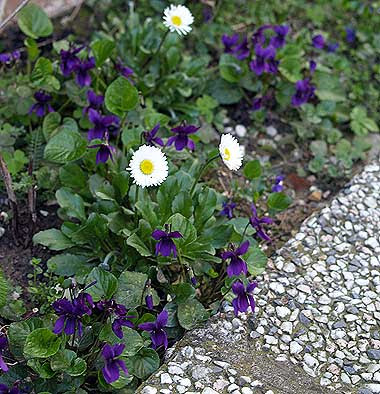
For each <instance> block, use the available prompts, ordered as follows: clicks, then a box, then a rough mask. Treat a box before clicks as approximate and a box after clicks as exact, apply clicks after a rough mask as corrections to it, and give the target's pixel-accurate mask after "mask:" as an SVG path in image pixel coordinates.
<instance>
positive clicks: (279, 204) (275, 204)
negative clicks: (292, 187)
mask: <svg viewBox="0 0 380 394" xmlns="http://www.w3.org/2000/svg"><path fill="white" fill-rule="evenodd" d="M291 202H292V199H291V198H290V197H289V196H287V195H286V194H285V193H283V192H279V193H270V194H269V196H268V200H267V205H268V208H269V209H273V210H275V211H283V210H285V209H286V208H288V206H289V205H290V204H291Z"/></svg>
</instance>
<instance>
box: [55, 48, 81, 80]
mask: <svg viewBox="0 0 380 394" xmlns="http://www.w3.org/2000/svg"><path fill="white" fill-rule="evenodd" d="M83 48H84V46H83V45H82V46H80V47H77V48H73V47H70V48H69V50H67V51H65V50H64V49H61V52H60V56H61V63H60V65H59V67H60V69H61V72H62V74H63V76H64V77H68V76H70V74H71V73H72V72H73V71H74V69H75V67H76V66H77V65H78V64H79V63H80V61H81V60H80V59H79V57H78V56H77V55H78V53H79V52H80V51H81V50H82V49H83Z"/></svg>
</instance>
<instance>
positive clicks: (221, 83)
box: [208, 79, 243, 105]
mask: <svg viewBox="0 0 380 394" xmlns="http://www.w3.org/2000/svg"><path fill="white" fill-rule="evenodd" d="M208 90H209V92H208V93H209V94H210V95H211V96H212V97H213V98H214V99H215V100H217V101H218V102H219V104H227V105H228V104H235V103H237V102H239V101H240V100H241V99H242V97H243V94H242V92H241V90H240V89H238V88H237V86H236V84H234V83H230V82H227V81H225V80H224V79H217V80H213V81H212V82H211V81H210V83H209V87H208Z"/></svg>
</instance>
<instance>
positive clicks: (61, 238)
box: [33, 228, 74, 250]
mask: <svg viewBox="0 0 380 394" xmlns="http://www.w3.org/2000/svg"><path fill="white" fill-rule="evenodd" d="M33 243H34V244H41V245H44V246H47V247H48V248H49V249H51V250H64V249H67V248H71V247H72V246H74V244H73V243H72V242H71V241H70V239H69V238H68V237H66V235H64V234H63V233H62V232H61V231H60V230H58V229H56V228H51V229H49V230H44V231H40V232H39V233H37V234H35V235H34V236H33Z"/></svg>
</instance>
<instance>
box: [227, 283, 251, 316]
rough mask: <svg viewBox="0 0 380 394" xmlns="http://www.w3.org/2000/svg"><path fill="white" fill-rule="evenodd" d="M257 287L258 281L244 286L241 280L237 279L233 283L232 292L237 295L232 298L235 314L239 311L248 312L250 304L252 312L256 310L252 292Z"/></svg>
mask: <svg viewBox="0 0 380 394" xmlns="http://www.w3.org/2000/svg"><path fill="white" fill-rule="evenodd" d="M256 287H257V282H250V283H248V285H247V286H244V283H243V282H242V281H241V280H237V281H236V282H234V283H233V284H232V292H233V293H234V294H235V295H236V297H235V298H234V299H233V300H232V306H233V308H234V313H235V316H237V315H238V314H239V312H243V313H244V312H247V310H248V307H249V306H251V310H252V313H253V312H254V311H255V300H254V298H253V295H252V293H253V291H254V290H255V288H256Z"/></svg>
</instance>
